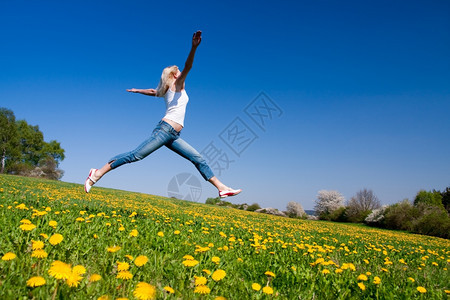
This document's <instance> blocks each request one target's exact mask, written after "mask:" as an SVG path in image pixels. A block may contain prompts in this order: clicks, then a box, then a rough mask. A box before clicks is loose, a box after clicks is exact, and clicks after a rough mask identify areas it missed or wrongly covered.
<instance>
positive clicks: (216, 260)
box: [211, 256, 220, 264]
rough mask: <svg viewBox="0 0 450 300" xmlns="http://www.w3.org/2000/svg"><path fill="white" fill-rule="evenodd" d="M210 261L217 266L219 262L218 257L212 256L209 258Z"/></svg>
mask: <svg viewBox="0 0 450 300" xmlns="http://www.w3.org/2000/svg"><path fill="white" fill-rule="evenodd" d="M211 260H212V262H213V263H216V264H218V263H219V262H220V257H217V256H213V257H212V258H211Z"/></svg>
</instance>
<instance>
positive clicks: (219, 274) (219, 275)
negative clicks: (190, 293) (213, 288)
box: [211, 269, 227, 281]
mask: <svg viewBox="0 0 450 300" xmlns="http://www.w3.org/2000/svg"><path fill="white" fill-rule="evenodd" d="M226 275H227V273H226V272H225V271H224V270H222V269H219V270H216V271H214V273H212V275H211V277H212V279H213V280H214V281H220V280H222V279H224V278H225V276H226Z"/></svg>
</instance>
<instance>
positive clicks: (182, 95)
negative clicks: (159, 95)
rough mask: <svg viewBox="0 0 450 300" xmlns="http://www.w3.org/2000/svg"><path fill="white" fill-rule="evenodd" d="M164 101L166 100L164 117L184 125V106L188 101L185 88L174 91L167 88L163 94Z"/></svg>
mask: <svg viewBox="0 0 450 300" xmlns="http://www.w3.org/2000/svg"><path fill="white" fill-rule="evenodd" d="M164 101H165V102H166V115H165V116H164V118H166V119H169V120H171V121H174V122H176V123H178V124H180V125H181V126H183V127H184V117H185V115H186V106H187V103H188V101H189V97H188V95H187V93H186V90H184V89H183V90H182V91H181V92H174V91H172V90H171V89H170V88H169V89H168V90H167V92H166V94H165V95H164Z"/></svg>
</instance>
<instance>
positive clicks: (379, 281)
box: [373, 276, 381, 284]
mask: <svg viewBox="0 0 450 300" xmlns="http://www.w3.org/2000/svg"><path fill="white" fill-rule="evenodd" d="M373 283H374V284H380V283H381V278H380V277H378V276H375V277H374V278H373Z"/></svg>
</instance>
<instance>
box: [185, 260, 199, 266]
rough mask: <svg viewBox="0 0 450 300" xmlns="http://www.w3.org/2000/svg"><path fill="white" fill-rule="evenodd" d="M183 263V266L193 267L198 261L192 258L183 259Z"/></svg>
mask: <svg viewBox="0 0 450 300" xmlns="http://www.w3.org/2000/svg"><path fill="white" fill-rule="evenodd" d="M183 265H184V266H185V267H194V266H196V265H198V261H197V260H195V259H194V260H185V261H183Z"/></svg>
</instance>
